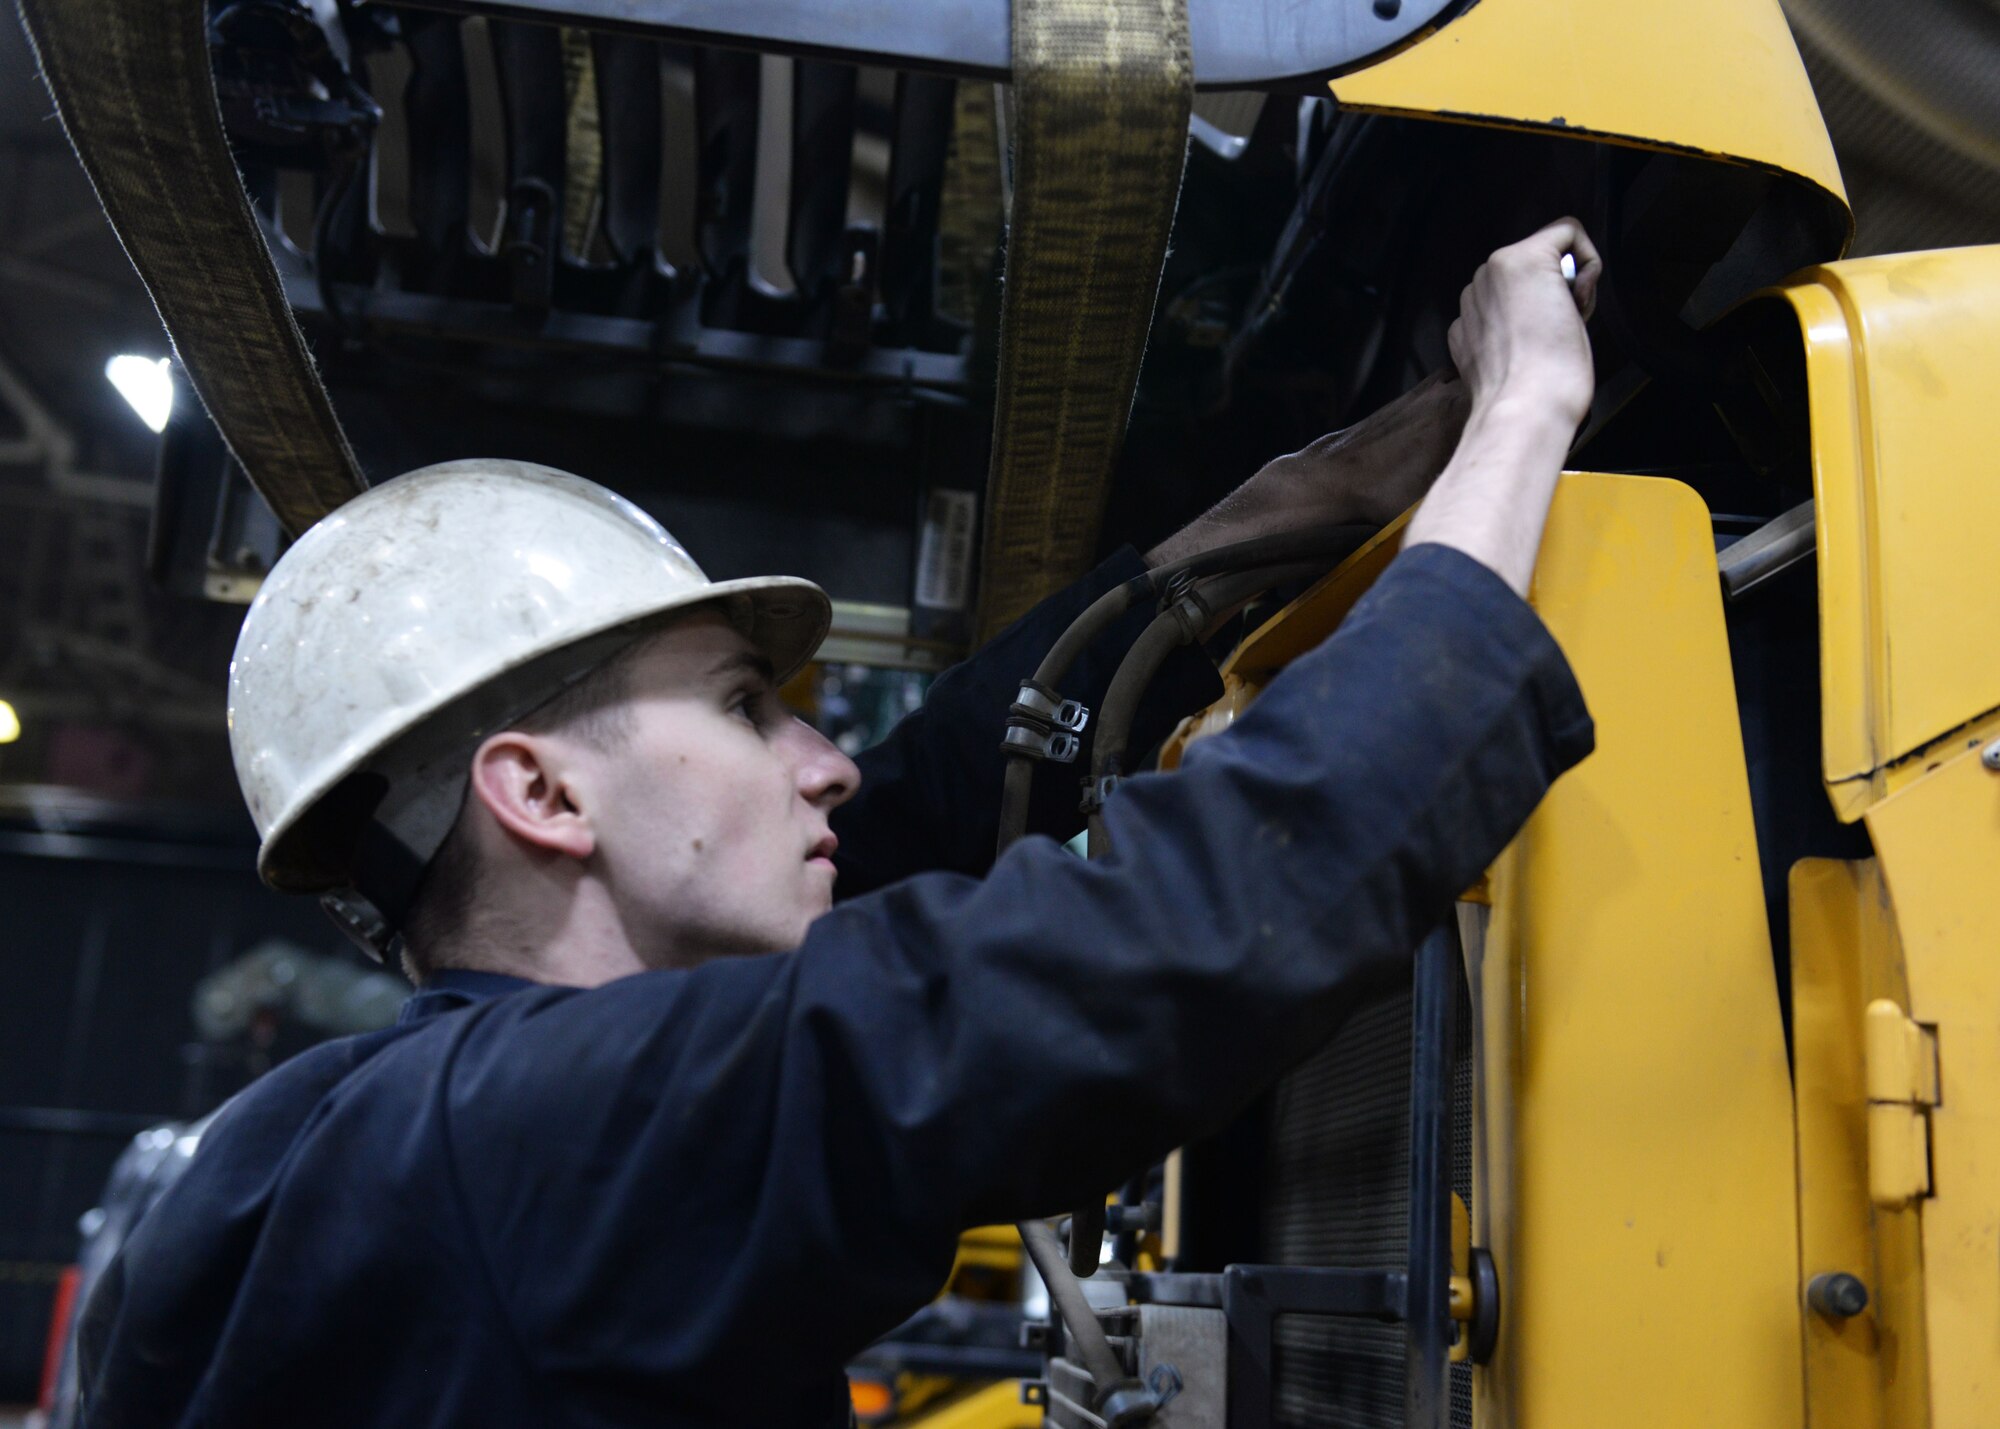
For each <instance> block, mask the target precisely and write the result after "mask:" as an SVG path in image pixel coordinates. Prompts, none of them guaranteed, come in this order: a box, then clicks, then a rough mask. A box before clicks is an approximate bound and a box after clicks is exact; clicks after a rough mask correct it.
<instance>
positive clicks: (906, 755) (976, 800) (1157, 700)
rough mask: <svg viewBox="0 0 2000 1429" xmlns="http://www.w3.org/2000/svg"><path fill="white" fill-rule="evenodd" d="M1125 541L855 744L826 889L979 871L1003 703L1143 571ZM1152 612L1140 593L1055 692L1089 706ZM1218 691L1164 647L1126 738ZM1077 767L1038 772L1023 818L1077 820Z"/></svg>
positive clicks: (1071, 829)
mask: <svg viewBox="0 0 2000 1429" xmlns="http://www.w3.org/2000/svg"><path fill="white" fill-rule="evenodd" d="M1145 570H1146V566H1145V562H1144V561H1143V560H1141V559H1140V557H1139V555H1138V553H1137V552H1135V551H1134V550H1132V549H1131V548H1130V547H1129V546H1128V547H1126V548H1125V549H1123V550H1121V551H1119V552H1118V553H1117V554H1116V555H1114V556H1112V557H1110V558H1109V559H1108V560H1106V561H1105V562H1104V563H1103V564H1102V565H1100V566H1099V567H1098V568H1097V569H1096V570H1094V571H1092V572H1091V573H1090V574H1089V575H1087V576H1085V577H1084V578H1083V579H1082V580H1080V581H1078V582H1076V583H1075V584H1074V585H1072V586H1069V587H1068V588H1067V589H1065V590H1062V591H1059V592H1057V593H1056V594H1055V595H1052V596H1050V597H1049V598H1048V599H1047V600H1045V601H1043V602H1042V603H1041V604H1040V605H1037V606H1036V607H1035V608H1034V609H1033V610H1031V611H1029V612H1028V613H1027V614H1026V615H1024V616H1022V617H1021V618H1020V619H1019V620H1017V621H1015V622H1014V623H1013V624H1012V625H1010V626H1008V627H1007V628H1006V629H1005V630H1003V631H1001V632H1000V634H999V635H997V636H995V637H994V638H993V639H992V640H990V641H988V642H987V643H986V644H985V645H983V646H981V647H980V649H979V650H978V651H977V652H976V653H975V654H974V655H973V656H972V657H971V658H970V659H969V660H966V661H964V662H963V663H961V664H958V665H955V666H953V667H952V668H951V669H950V670H947V671H946V672H945V673H944V674H942V675H940V676H938V678H937V680H936V681H935V682H934V683H933V684H932V685H931V688H930V691H929V694H928V696H927V697H926V699H925V700H924V704H923V707H922V708H921V709H918V710H916V711H914V712H912V713H911V714H909V715H908V716H906V717H905V718H904V719H903V720H902V721H901V722H899V723H898V724H897V726H896V728H895V729H894V730H892V731H891V732H890V734H889V737H888V738H887V739H885V740H883V741H882V742H881V743H880V744H878V745H876V746H875V747H874V748H872V749H869V750H865V751H863V753H862V754H861V755H860V756H859V757H858V758H857V760H856V761H855V762H856V763H857V764H859V765H860V767H861V788H860V791H859V792H858V793H857V794H856V795H855V797H854V798H852V799H850V800H849V801H848V802H847V803H846V804H843V805H842V806H841V807H840V808H839V809H837V810H835V811H834V815H833V821H832V822H833V831H834V833H836V834H838V835H839V836H840V850H839V852H838V853H837V854H836V855H835V864H836V866H837V867H838V868H839V870H840V880H839V883H838V884H837V893H836V896H838V897H840V898H843V899H846V898H852V897H854V896H855V895H857V894H862V893H870V892H873V891H874V890H876V889H878V888H883V887H886V886H887V885H889V884H891V883H894V882H896V881H897V880H898V879H902V878H907V877H909V876H910V875H911V874H913V873H925V872H930V871H933V870H939V869H942V870H949V871H953V872H957V873H975V874H976V873H984V872H985V871H986V869H987V868H988V866H989V865H991V863H992V862H993V844H994V840H995V838H996V836H997V834H998V832H999V825H1000V785H1001V779H1002V775H1003V773H1004V764H1005V761H1004V759H1003V758H1002V756H1001V754H1000V737H1001V735H1002V734H1003V733H1004V732H1005V730H1006V725H1007V707H1008V706H1009V705H1010V704H1012V703H1013V701H1014V695H1015V693H1016V691H1018V690H1019V689H1020V688H1021V681H1022V680H1024V679H1026V678H1027V677H1029V676H1031V675H1033V674H1034V673H1035V667H1036V665H1038V664H1039V663H1041V659H1042V656H1044V655H1046V654H1047V653H1048V650H1049V647H1050V646H1051V645H1053V644H1055V642H1056V638H1057V637H1058V636H1060V635H1061V634H1062V633H1063V631H1064V630H1066V629H1068V628H1069V624H1070V622H1071V621H1072V620H1074V619H1076V617H1077V616H1079V615H1081V614H1082V613H1083V611H1084V608H1085V607H1086V606H1088V605H1089V604H1090V603H1091V602H1092V601H1093V600H1095V599H1097V597H1098V596H1100V595H1102V594H1103V593H1104V592H1106V591H1108V590H1110V589H1111V588H1112V587H1113V586H1116V585H1118V584H1120V583H1122V582H1124V581H1126V580H1129V579H1131V578H1132V577H1134V576H1138V575H1143V574H1144V573H1145ZM1156 613H1157V612H1156V611H1155V609H1154V607H1153V604H1152V602H1150V601H1145V602H1141V603H1140V606H1139V608H1138V609H1136V610H1133V611H1131V612H1129V613H1128V614H1127V615H1126V616H1125V617H1124V618H1122V619H1121V620H1120V621H1119V622H1118V623H1117V624H1116V625H1114V626H1113V627H1112V628H1111V629H1110V630H1108V631H1106V632H1105V634H1104V635H1103V636H1102V637H1100V638H1099V639H1098V640H1097V641H1096V642H1095V643H1094V644H1093V645H1092V646H1091V648H1090V649H1088V650H1087V651H1085V652H1084V654H1083V655H1082V656H1081V657H1080V658H1079V659H1078V660H1077V662H1076V664H1075V665H1074V666H1073V667H1072V668H1071V670H1070V672H1069V676H1068V678H1066V679H1065V680H1064V681H1063V689H1062V692H1063V694H1064V695H1065V696H1066V697H1068V698H1070V699H1075V700H1081V701H1082V702H1083V703H1084V704H1085V705H1087V706H1088V707H1089V708H1090V709H1092V710H1096V709H1097V708H1098V707H1099V706H1100V705H1101V704H1102V703H1103V701H1104V692H1105V690H1106V689H1108V688H1109V687H1110V684H1111V677H1112V676H1113V675H1114V674H1116V673H1117V671H1118V662H1119V660H1120V659H1121V658H1122V657H1123V656H1124V653H1125V651H1126V649H1127V648H1129V647H1130V645H1131V643H1132V641H1133V640H1134V639H1136V638H1137V637H1138V634H1139V632H1140V631H1141V630H1143V629H1144V628H1145V626H1146V623H1147V622H1148V621H1149V620H1151V619H1152V618H1153V616H1154V615H1155V614H1156ZM1221 692H1222V685H1221V682H1220V681H1219V680H1218V679H1217V678H1216V675H1215V668H1214V666H1213V665H1211V664H1210V663H1209V661H1208V659H1207V657H1206V656H1204V655H1203V654H1202V653H1201V652H1200V651H1199V650H1194V649H1187V650H1180V651H1177V652H1175V654H1174V656H1173V658H1172V659H1171V660H1169V661H1168V662H1167V664H1166V665H1165V666H1164V667H1163V668H1162V669H1161V671H1160V674H1159V677H1158V678H1157V679H1155V680H1154V681H1153V684H1152V686H1151V687H1150V688H1149V689H1148V691H1147V694H1146V698H1145V700H1144V701H1143V702H1142V703H1141V705H1140V708H1139V712H1138V717H1137V718H1136V719H1135V720H1134V721H1133V737H1132V741H1131V747H1132V748H1133V749H1134V750H1143V749H1146V748H1149V747H1150V746H1151V745H1153V744H1155V743H1157V742H1158V741H1160V740H1161V739H1163V738H1165V737H1166V735H1167V734H1168V733H1169V732H1170V731H1171V730H1172V729H1173V726H1174V723H1175V721H1177V720H1179V719H1180V718H1181V717H1182V716H1183V715H1187V714H1190V713H1192V712H1193V711H1195V710H1198V709H1201V708H1203V707H1204V706H1206V705H1208V704H1210V703H1212V702H1213V701H1214V700H1215V698H1216V697H1217V696H1218V695H1219V694H1220V693H1221ZM1081 773H1082V770H1081V769H1080V768H1079V767H1076V766H1071V767H1067V768H1064V767H1052V768H1047V769H1043V770H1040V771H1038V773H1037V777H1036V779H1035V790H1034V795H1033V797H1032V799H1031V801H1030V803H1029V809H1028V827H1029V829H1030V831H1032V832H1034V833H1041V834H1048V835H1050V836H1051V837H1053V838H1055V839H1057V840H1058V841H1060V840H1062V839H1067V838H1069V837H1070V836H1071V835H1073V834H1075V833H1076V832H1077V831H1078V830H1079V829H1081V828H1082V827H1083V816H1082V815H1081V814H1080V813H1078V812H1077V796H1078V776H1079V775H1080V774H1081Z"/></svg>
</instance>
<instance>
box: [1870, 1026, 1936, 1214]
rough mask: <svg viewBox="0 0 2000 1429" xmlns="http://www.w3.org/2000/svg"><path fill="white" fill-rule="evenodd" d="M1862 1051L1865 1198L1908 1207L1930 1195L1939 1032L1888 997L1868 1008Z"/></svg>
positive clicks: (1879, 1202)
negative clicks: (1865, 1095) (1865, 1121)
mask: <svg viewBox="0 0 2000 1429" xmlns="http://www.w3.org/2000/svg"><path fill="white" fill-rule="evenodd" d="M1862 1045H1863V1048H1864V1051H1865V1055H1866V1074H1865V1075H1866V1083H1867V1088H1868V1194H1869V1197H1870V1198H1871V1199H1872V1200H1873V1201H1874V1202H1875V1204H1876V1205H1878V1206H1884V1207H1897V1206H1907V1205H1908V1204H1910V1203H1911V1202H1912V1201H1914V1200H1916V1199H1917V1198H1918V1197H1920V1196H1927V1195H1929V1194H1930V1191H1931V1137H1930V1118H1929V1116H1928V1115H1927V1110H1926V1109H1927V1108H1930V1107H1934V1106H1936V1105H1937V1104H1938V1055H1937V1032H1936V1031H1935V1030H1934V1029H1932V1028H1929V1027H1925V1026H1923V1025H1922V1024H1921V1023H1918V1022H1914V1021H1912V1020H1911V1018H1910V1016H1909V1014H1908V1013H1906V1012H1904V1011H1903V1009H1902V1008H1900V1007H1898V1006H1897V1005H1896V1004H1895V1003H1894V1002H1892V1001H1890V1000H1889V999H1888V998H1886V997H1882V998H1877V999H1876V1000H1875V1001H1873V1002H1871V1003H1869V1004H1868V1011H1867V1012H1866V1013H1865V1014H1864V1027H1863V1043H1862Z"/></svg>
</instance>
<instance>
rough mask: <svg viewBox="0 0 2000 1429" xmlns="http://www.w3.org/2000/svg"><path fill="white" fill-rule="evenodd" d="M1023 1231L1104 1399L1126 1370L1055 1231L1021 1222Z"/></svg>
mask: <svg viewBox="0 0 2000 1429" xmlns="http://www.w3.org/2000/svg"><path fill="white" fill-rule="evenodd" d="M1020 1231H1021V1244H1022V1245H1024V1246H1026V1247H1027V1249H1028V1258H1029V1259H1030V1260H1032V1261H1034V1263H1035V1269H1036V1270H1037V1271H1039V1272H1040V1273H1041V1277H1042V1283H1043V1284H1044V1285H1046V1286H1048V1288H1049V1305H1050V1307H1051V1308H1052V1309H1053V1310H1055V1312H1056V1313H1057V1314H1059V1315H1061V1316H1062V1322H1063V1328H1064V1330H1065V1331H1067V1332H1068V1334H1069V1338H1070V1343H1071V1344H1072V1345H1073V1346H1075V1348H1076V1354H1077V1358H1078V1359H1080V1360H1082V1361H1083V1367H1084V1368H1085V1369H1086V1370H1088V1371H1089V1372H1090V1381H1091V1383H1092V1384H1094V1385H1096V1386H1097V1394H1098V1397H1099V1398H1100V1399H1102V1398H1103V1397H1104V1396H1105V1395H1107V1394H1109V1393H1110V1392H1111V1390H1112V1389H1113V1388H1114V1387H1115V1386H1116V1385H1117V1384H1118V1383H1119V1382H1120V1381H1121V1380H1123V1379H1124V1378H1125V1377H1126V1376H1125V1366H1124V1364H1123V1363H1122V1362H1121V1361H1120V1360H1119V1358H1118V1352H1117V1351H1116V1350H1114V1349H1112V1348H1111V1340H1110V1337H1109V1336H1107V1335H1106V1334H1105V1333H1104V1326H1103V1325H1102V1324H1100V1323H1099V1322H1098V1319H1097V1312H1096V1311H1095V1310H1093V1309H1092V1308H1091V1305H1090V1298H1089V1297H1088V1296H1087V1295H1085V1294H1084V1293H1083V1285H1082V1283H1081V1282H1080V1281H1078V1280H1077V1278H1076V1277H1075V1276H1074V1275H1071V1274H1070V1272H1069V1264H1068V1262H1067V1261H1066V1260H1065V1259H1064V1258H1063V1248H1062V1242H1061V1241H1060V1240H1059V1239H1057V1237H1056V1233H1055V1228H1054V1227H1053V1226H1051V1225H1050V1224H1049V1223H1048V1222H1047V1221H1022V1222H1021V1224H1020Z"/></svg>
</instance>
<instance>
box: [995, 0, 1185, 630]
mask: <svg viewBox="0 0 2000 1429" xmlns="http://www.w3.org/2000/svg"><path fill="white" fill-rule="evenodd" d="M1013 35H1014V57H1013V70H1014V81H1013V96H1014V103H1013V123H1012V125H1011V126H1010V129H1011V138H1012V142H1013V150H1014V201H1013V213H1012V216H1011V222H1010V224H1009V227H1008V233H1007V259H1006V269H1005V287H1004V289H1003V294H1002V300H1001V314H1000V369H999V377H998V385H997V390H996V392H995V397H994V413H993V457H992V466H991V468H990V470H989V472H988V476H987V484H986V542H985V556H984V562H983V565H982V571H983V573H984V574H983V576H982V579H981V583H980V597H979V636H980V638H981V639H982V640H983V639H985V638H987V637H988V636H991V635H992V634H993V633H994V632H996V631H997V630H999V629H1000V628H1001V627H1002V626H1003V625H1005V624H1006V623H1007V622H1008V621H1010V620H1012V619H1013V618H1014V617H1015V616H1017V615H1019V614H1021V613H1022V612H1023V611H1025V610H1026V609H1027V608H1028V607H1029V606H1031V605H1033V604H1034V603H1035V602H1036V601H1037V600H1040V599H1041V598H1042V597H1043V596H1045V595H1047V594H1049V593H1050V592H1051V591H1053V590H1055V589H1057V588H1058V587H1060V586H1061V585H1063V584H1065V583H1066V582H1068V581H1070V580H1072V579H1074V578H1075V577H1076V576H1078V575H1080V574H1081V573H1082V572H1083V571H1084V570H1085V569H1086V568H1087V567H1088V565H1089V563H1090V559H1091V556H1092V555H1093V554H1094V553H1095V551H1096V547H1097V535H1098V527H1099V525H1100V524H1101V523H1102V521H1103V518H1104V502H1105V497H1106V495H1107V494H1108V492H1109V490H1110V484H1111V473H1112V470H1113V468H1114V467H1115V466H1116V465H1117V461H1118V452H1119V448H1120V446H1121V445H1122V444H1123V442H1124V438H1125V423H1126V419H1127V417H1128V416H1130V414H1131V409H1132V393H1133V389H1134V388H1135V387H1137V385H1138V381H1139V363H1140V360H1141V359H1142V358H1143V357H1144V356H1145V351H1146V336H1147V333H1148V331H1149V330H1150V329H1151V326H1152V321H1153V304H1154V301H1155V299H1156V298H1157V296H1158V293H1159V286H1160V268H1161V265H1162V263H1163V262H1164V261H1165V258H1166V251H1167V236H1168V233H1169V231H1170V230H1171V229H1172V227H1173V219H1174V205H1175V203H1176V201H1177V200H1178V198H1179V195H1180V186H1181V171H1182V168H1183V166H1184V164H1185V162H1186V158H1187V133H1188V111H1189V109H1190V107H1191V106H1192V103H1193V99H1194V62H1193V60H1192V58H1191V57H1190V54H1189V50H1188V21H1187V3H1186V0H1014V10H1013Z"/></svg>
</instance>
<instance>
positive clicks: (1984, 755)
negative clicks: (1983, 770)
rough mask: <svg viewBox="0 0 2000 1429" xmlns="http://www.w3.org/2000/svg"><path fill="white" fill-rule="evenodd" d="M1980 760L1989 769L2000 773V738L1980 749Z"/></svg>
mask: <svg viewBox="0 0 2000 1429" xmlns="http://www.w3.org/2000/svg"><path fill="white" fill-rule="evenodd" d="M1979 762H1980V763H1981V764H1984V765H1985V766H1986V767H1987V768H1988V769H1991V770H1993V771H1995V772H1996V773H2000V739H1996V740H1994V741H1993V742H1992V743H1991V744H1989V745H1987V746H1986V747H1985V748H1984V749H1982V750H1980V751H1979Z"/></svg>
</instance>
